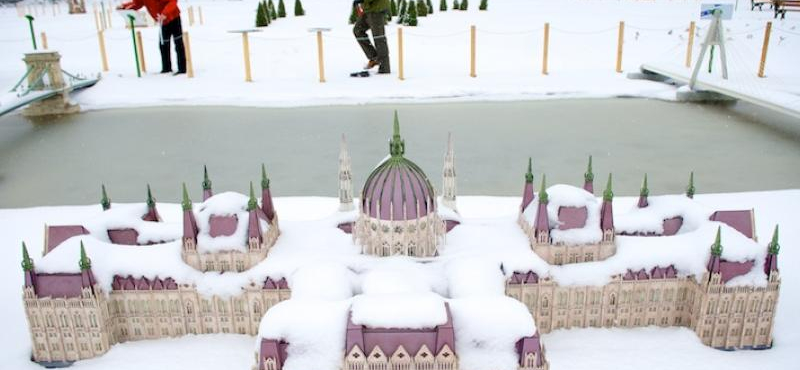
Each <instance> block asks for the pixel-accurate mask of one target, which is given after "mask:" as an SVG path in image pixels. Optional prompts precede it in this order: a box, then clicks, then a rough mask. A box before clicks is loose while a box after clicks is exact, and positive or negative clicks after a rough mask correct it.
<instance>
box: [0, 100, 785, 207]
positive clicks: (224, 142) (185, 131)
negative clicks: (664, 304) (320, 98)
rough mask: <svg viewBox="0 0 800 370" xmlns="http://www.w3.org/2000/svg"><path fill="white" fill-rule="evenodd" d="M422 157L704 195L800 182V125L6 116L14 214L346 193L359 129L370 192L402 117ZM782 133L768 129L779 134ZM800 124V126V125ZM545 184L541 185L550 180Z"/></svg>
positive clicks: (693, 111) (470, 109) (480, 173)
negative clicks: (253, 194)
mask: <svg viewBox="0 0 800 370" xmlns="http://www.w3.org/2000/svg"><path fill="white" fill-rule="evenodd" d="M395 108H397V109H398V111H399V113H400V122H401V130H402V135H403V137H404V138H405V140H406V153H407V156H408V157H409V158H411V159H412V160H414V161H415V162H417V163H418V164H419V165H420V166H421V167H422V168H423V169H424V170H425V171H426V173H427V174H428V175H429V177H430V178H431V180H432V181H433V183H434V185H435V186H436V187H437V188H439V185H440V183H441V169H442V159H443V155H444V150H445V143H446V138H447V133H448V132H452V133H453V135H454V138H455V148H456V169H457V172H458V191H459V194H469V195H519V194H520V192H521V190H522V185H523V180H524V176H523V175H524V171H525V166H526V161H527V158H528V156H531V157H533V162H534V171H535V174H536V181H537V183H538V181H539V180H540V179H541V174H542V173H546V174H547V178H548V182H549V183H551V184H552V183H556V182H561V183H570V184H575V185H579V184H581V183H582V181H583V173H584V171H585V167H586V160H587V157H588V156H589V155H590V154H591V155H593V156H594V169H595V174H596V180H595V184H596V185H595V186H596V188H597V189H602V187H603V183H604V182H605V177H606V174H607V173H608V171H612V172H613V173H614V178H615V180H614V186H615V189H614V190H615V192H616V193H617V194H621V195H633V194H638V189H639V185H640V182H641V178H642V176H643V174H644V173H645V172H647V173H648V174H649V183H650V190H651V193H652V194H663V193H680V192H683V189H684V188H685V186H686V182H687V179H688V175H689V171H691V170H694V171H695V175H696V185H697V189H698V192H735V191H749V190H771V189H786V188H798V187H800V170H798V168H800V135H799V134H798V131H800V130H797V129H794V130H791V129H781V128H776V127H775V126H776V125H777V126H780V125H781V124H783V125H784V126H792V125H794V124H797V122H790V121H787V119H786V118H781V117H772V116H770V115H768V114H766V115H764V114H761V115H756V114H752V113H748V112H750V111H751V108H752V107H739V108H735V109H731V108H724V107H720V106H709V105H694V104H680V103H669V102H662V101H653V100H641V99H603V100H551V101H532V102H508V103H488V102H487V103H452V104H417V105H414V104H402V105H397V106H389V105H367V106H337V107H314V108H281V109H274V108H270V109H266V108H264V109H262V108H237V107H173V108H141V109H117V110H106V111H93V112H87V113H83V114H79V115H75V116H71V117H63V118H59V119H55V120H53V121H50V122H46V123H38V124H31V123H30V122H28V121H27V120H26V119H24V118H23V117H21V116H20V115H13V116H6V117H2V118H0V208H7V207H23V206H35V205H57V204H90V203H97V202H98V201H99V197H100V190H99V188H100V184H101V183H105V184H106V186H107V187H108V190H109V192H110V196H111V197H112V198H113V200H114V201H118V202H129V201H137V202H140V201H143V200H144V197H145V184H146V183H150V184H151V185H152V187H153V191H154V192H155V195H156V196H157V198H158V199H159V200H161V201H169V202H178V201H179V195H180V184H181V182H186V183H187V185H189V186H190V189H192V190H193V194H192V195H193V197H194V198H195V200H197V199H199V194H200V182H201V180H202V166H203V164H207V165H208V167H209V172H210V174H211V179H212V181H213V185H214V189H215V190H216V191H218V192H219V191H224V190H236V191H240V192H245V191H246V189H247V186H248V181H254V183H255V184H257V183H258V180H259V176H260V164H261V163H262V162H264V163H265V164H266V165H267V169H268V171H269V174H270V177H271V178H272V180H273V181H272V189H273V194H275V195H277V196H292V195H321V196H336V191H337V184H338V183H337V176H336V175H337V157H338V153H339V137H340V134H342V133H344V134H346V135H347V138H348V142H349V146H350V154H351V157H352V160H353V172H354V176H355V179H354V186H355V190H356V193H358V192H359V190H360V186H361V184H363V181H364V180H365V177H366V176H367V175H368V172H369V171H370V170H371V169H372V168H373V166H375V164H376V163H377V162H378V161H379V160H380V159H381V158H383V157H384V156H386V154H387V153H388V147H387V140H388V138H389V136H390V135H391V122H392V111H393V110H394V109H395ZM765 123H766V124H765ZM798 126H799V127H800V124H798ZM537 186H538V185H537Z"/></svg>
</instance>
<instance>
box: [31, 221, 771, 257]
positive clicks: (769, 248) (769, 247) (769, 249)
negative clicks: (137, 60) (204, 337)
mask: <svg viewBox="0 0 800 370" xmlns="http://www.w3.org/2000/svg"><path fill="white" fill-rule="evenodd" d="M23 245H24V244H23ZM767 249H768V251H769V254H778V252H780V250H781V246H780V244H778V225H775V232H773V233H772V241H771V242H769V245H768V246H767Z"/></svg>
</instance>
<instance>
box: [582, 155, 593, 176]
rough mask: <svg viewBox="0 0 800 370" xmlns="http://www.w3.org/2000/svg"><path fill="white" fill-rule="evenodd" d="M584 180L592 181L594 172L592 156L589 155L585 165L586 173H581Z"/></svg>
mask: <svg viewBox="0 0 800 370" xmlns="http://www.w3.org/2000/svg"><path fill="white" fill-rule="evenodd" d="M583 181H584V182H593V181H594V172H592V156H589V165H588V166H586V173H584V174H583Z"/></svg>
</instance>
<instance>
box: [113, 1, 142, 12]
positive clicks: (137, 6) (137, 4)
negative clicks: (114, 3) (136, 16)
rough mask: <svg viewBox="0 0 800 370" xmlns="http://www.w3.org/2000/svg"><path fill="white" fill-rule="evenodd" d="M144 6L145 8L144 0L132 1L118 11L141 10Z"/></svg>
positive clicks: (124, 4) (121, 6)
mask: <svg viewBox="0 0 800 370" xmlns="http://www.w3.org/2000/svg"><path fill="white" fill-rule="evenodd" d="M143 6H144V0H131V1H129V2H127V3H123V4H122V5H120V6H119V7H118V8H117V9H130V10H139V9H141V8H142V7H143Z"/></svg>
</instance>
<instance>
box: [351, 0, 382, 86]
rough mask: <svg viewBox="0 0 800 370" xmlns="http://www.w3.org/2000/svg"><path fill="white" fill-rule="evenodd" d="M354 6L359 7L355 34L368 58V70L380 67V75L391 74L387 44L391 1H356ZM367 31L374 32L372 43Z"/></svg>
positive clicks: (354, 28) (354, 27) (354, 29)
mask: <svg viewBox="0 0 800 370" xmlns="http://www.w3.org/2000/svg"><path fill="white" fill-rule="evenodd" d="M353 6H354V7H358V10H359V11H358V20H356V24H355V26H353V34H354V35H355V36H356V40H357V41H358V44H359V45H360V46H361V49H362V50H364V54H365V55H366V56H367V59H368V61H367V66H366V69H372V68H375V67H378V73H391V68H390V66H389V46H388V44H387V42H386V31H385V30H384V25H385V24H386V13H387V12H388V11H389V0H355V1H353ZM367 30H371V31H372V39H373V41H374V42H375V45H374V46H373V45H372V42H370V39H369V36H368V35H367Z"/></svg>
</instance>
